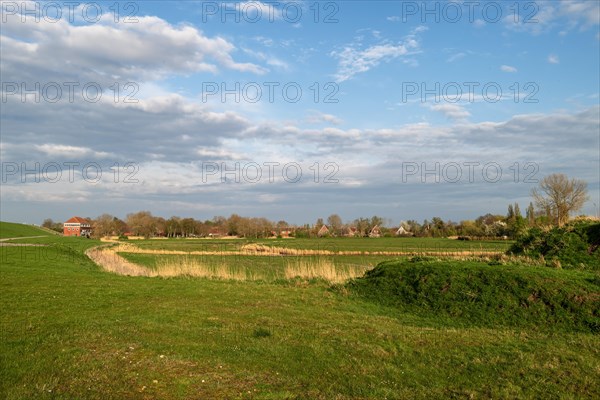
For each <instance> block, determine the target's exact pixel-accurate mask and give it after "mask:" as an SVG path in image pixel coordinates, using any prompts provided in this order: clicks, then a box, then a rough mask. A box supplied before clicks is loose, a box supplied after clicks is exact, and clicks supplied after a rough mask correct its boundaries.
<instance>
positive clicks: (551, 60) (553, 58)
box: [548, 54, 560, 64]
mask: <svg viewBox="0 0 600 400" xmlns="http://www.w3.org/2000/svg"><path fill="white" fill-rule="evenodd" d="M548 62H549V63H550V64H558V63H560V59H559V58H558V56H557V55H556V54H550V55H549V56H548Z"/></svg>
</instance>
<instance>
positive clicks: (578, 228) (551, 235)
mask: <svg viewBox="0 0 600 400" xmlns="http://www.w3.org/2000/svg"><path fill="white" fill-rule="evenodd" d="M508 253H510V254H517V255H525V256H529V257H543V258H544V259H546V260H547V261H549V263H550V265H552V266H556V265H560V266H561V267H562V268H567V269H590V270H600V223H597V222H596V223H594V222H591V221H585V220H579V221H574V222H571V223H569V224H567V225H565V226H563V227H560V228H559V227H554V228H551V229H548V230H542V229H540V228H532V229H529V230H528V231H526V232H525V233H524V234H523V235H521V236H520V237H519V238H517V241H516V242H515V243H514V244H513V245H512V246H511V248H510V249H509V250H508Z"/></svg>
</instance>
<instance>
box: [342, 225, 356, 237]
mask: <svg viewBox="0 0 600 400" xmlns="http://www.w3.org/2000/svg"><path fill="white" fill-rule="evenodd" d="M344 236H346V237H356V236H360V234H359V232H358V229H356V227H354V226H349V227H347V228H345V229H344Z"/></svg>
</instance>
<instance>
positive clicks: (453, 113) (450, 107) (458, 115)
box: [430, 104, 471, 120]
mask: <svg viewBox="0 0 600 400" xmlns="http://www.w3.org/2000/svg"><path fill="white" fill-rule="evenodd" d="M430 108H431V109H432V110H434V111H438V112H441V113H442V114H444V115H445V116H446V117H448V118H450V119H453V120H465V119H467V118H469V117H470V116H471V113H470V112H468V111H467V110H466V109H465V108H464V107H463V106H459V105H458V104H434V105H432V106H430Z"/></svg>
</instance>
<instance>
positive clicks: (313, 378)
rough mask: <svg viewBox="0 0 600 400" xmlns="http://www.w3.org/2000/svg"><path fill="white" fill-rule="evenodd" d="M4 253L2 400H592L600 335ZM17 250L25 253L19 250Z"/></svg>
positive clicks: (51, 250) (77, 254)
mask: <svg viewBox="0 0 600 400" xmlns="http://www.w3.org/2000/svg"><path fill="white" fill-rule="evenodd" d="M53 240H54V242H53V243H54V245H53V243H51V242H50V240H49V241H48V243H47V244H50V246H49V247H37V248H33V247H32V248H25V247H21V248H17V247H12V248H11V247H2V248H0V260H1V264H0V310H1V314H0V322H1V342H0V354H1V358H0V398H2V399H33V398H35V399H75V398H77V399H212V398H233V399H236V398H240V399H242V398H256V399H281V398H307V399H308V398H310V399H331V398H338V399H357V398H372V399H383V398H388V399H394V398H398V399H399V398H423V399H425V398H427V399H431V398H447V397H452V396H454V397H469V396H474V397H495V398H515V397H521V398H522V397H530V398H539V397H544V398H548V397H565V398H586V397H587V398H594V397H598V396H600V387H599V383H598V380H597V379H596V378H597V372H598V370H599V368H600V366H599V365H600V364H599V360H600V356H599V354H598V349H599V348H600V340H599V337H598V335H593V334H590V333H585V332H573V331H560V332H556V333H553V332H547V331H540V330H538V329H529V328H527V327H522V328H518V329H517V328H514V327H509V326H508V327H507V326H505V325H501V326H494V327H491V328H488V327H478V326H471V327H464V326H463V325H464V324H458V323H455V322H454V321H453V320H452V319H447V320H442V319H440V318H437V317H435V316H431V315H426V314H427V313H423V315H420V314H422V313H420V312H399V311H398V309H396V308H394V307H389V306H387V305H381V304H378V303H376V302H373V301H371V300H363V299H362V298H360V297H355V296H353V295H350V294H349V293H346V291H345V290H344V288H343V287H342V288H340V287H338V289H337V290H331V289H330V288H329V286H328V285H326V284H324V283H318V282H316V283H307V282H299V281H291V282H287V283H279V284H266V283H260V282H231V281H216V280H206V279H186V278H174V279H157V278H131V277H122V276H116V275H111V274H108V273H105V272H103V271H101V270H99V269H98V268H97V267H96V266H95V265H94V264H92V263H91V262H90V261H89V260H88V259H87V258H86V257H85V256H84V255H83V251H84V249H85V248H87V247H89V246H93V245H95V244H97V242H95V241H94V240H87V239H80V238H61V237H54V238H53ZM23 249H26V250H23Z"/></svg>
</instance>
